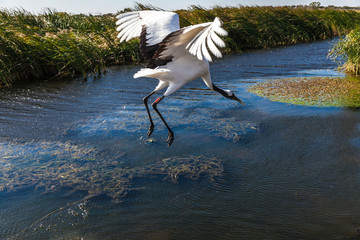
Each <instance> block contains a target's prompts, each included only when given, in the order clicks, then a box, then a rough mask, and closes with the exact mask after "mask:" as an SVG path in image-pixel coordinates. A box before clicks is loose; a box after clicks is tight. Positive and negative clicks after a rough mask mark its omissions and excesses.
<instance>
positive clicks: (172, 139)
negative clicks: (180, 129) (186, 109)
mask: <svg viewBox="0 0 360 240" xmlns="http://www.w3.org/2000/svg"><path fill="white" fill-rule="evenodd" d="M173 141H174V133H173V132H169V134H168V139H167V140H166V142H167V144H168V147H170V146H171V144H172V143H173Z"/></svg>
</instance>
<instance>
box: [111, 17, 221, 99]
mask: <svg viewBox="0 0 360 240" xmlns="http://www.w3.org/2000/svg"><path fill="white" fill-rule="evenodd" d="M118 18H119V20H118V21H117V24H118V25H119V26H118V28H117V30H118V31H119V35H118V37H119V38H120V41H127V40H130V39H131V38H133V37H139V36H140V38H141V37H143V38H144V39H143V41H144V42H145V44H144V46H143V52H144V53H143V54H148V52H147V48H151V47H153V46H157V45H158V46H157V49H156V51H155V52H151V54H152V55H149V56H147V57H148V59H150V62H151V61H153V64H152V65H151V66H152V67H147V68H143V69H141V70H140V71H138V72H137V73H136V74H135V75H134V78H140V77H149V78H156V79H158V80H159V84H158V86H157V87H156V88H155V90H154V91H159V90H161V89H163V88H165V87H167V90H166V91H165V93H164V96H168V95H170V94H172V93H174V92H175V91H176V90H178V89H179V88H181V87H182V86H184V85H185V84H186V83H188V82H190V81H193V80H195V79H198V78H200V77H201V78H202V79H203V80H204V82H205V84H206V85H207V86H208V87H209V88H211V89H212V82H211V77H210V71H209V61H212V57H211V54H213V55H215V56H216V57H222V55H221V52H220V51H219V49H218V48H217V46H218V47H224V46H225V43H224V42H223V40H222V39H221V38H220V37H218V35H222V36H225V35H226V34H227V32H226V31H225V30H224V29H223V28H222V27H221V25H222V23H221V21H220V20H219V19H218V18H216V19H215V20H214V22H209V23H203V24H197V25H193V26H189V27H185V28H182V29H180V28H179V17H178V15H177V14H176V13H172V12H162V11H140V12H131V13H125V14H120V15H119V16H118ZM217 34H218V35H217ZM145 37H146V39H145ZM145 40H146V41H145ZM209 50H210V51H209ZM210 53H211V54H210ZM159 61H160V62H159Z"/></svg>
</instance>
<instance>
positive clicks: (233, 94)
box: [223, 89, 245, 105]
mask: <svg viewBox="0 0 360 240" xmlns="http://www.w3.org/2000/svg"><path fill="white" fill-rule="evenodd" d="M224 92H225V93H226V94H223V96H224V97H226V98H229V99H231V100H235V101H238V102H239V103H241V104H242V105H245V103H244V102H243V101H241V100H240V99H239V98H238V97H236V96H235V93H233V92H232V91H230V90H226V89H224Z"/></svg>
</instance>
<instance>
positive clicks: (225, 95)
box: [212, 84, 229, 98]
mask: <svg viewBox="0 0 360 240" xmlns="http://www.w3.org/2000/svg"><path fill="white" fill-rule="evenodd" d="M212 87H213V89H214V91H217V92H218V93H220V94H221V95H223V96H224V97H226V98H229V94H227V92H225V91H224V90H222V89H221V88H218V87H217V86H215V85H214V84H213V85H212Z"/></svg>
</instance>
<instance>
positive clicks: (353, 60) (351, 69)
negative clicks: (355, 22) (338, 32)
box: [330, 26, 360, 76]
mask: <svg viewBox="0 0 360 240" xmlns="http://www.w3.org/2000/svg"><path fill="white" fill-rule="evenodd" d="M330 56H331V57H332V58H334V59H335V60H336V59H337V60H339V58H340V61H339V62H340V63H341V62H342V63H341V64H342V65H341V67H340V68H341V69H343V70H344V71H345V72H346V73H348V74H351V75H355V76H360V26H358V27H357V28H356V29H354V30H352V31H351V32H350V33H349V34H348V35H346V37H344V38H342V39H341V40H340V41H339V42H338V43H337V44H335V45H334V47H333V48H332V49H331V52H330Z"/></svg>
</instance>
